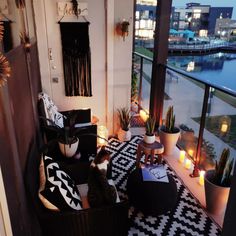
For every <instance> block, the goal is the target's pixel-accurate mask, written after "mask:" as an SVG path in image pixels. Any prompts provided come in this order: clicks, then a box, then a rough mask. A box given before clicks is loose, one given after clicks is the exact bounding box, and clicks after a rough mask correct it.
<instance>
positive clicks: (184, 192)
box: [107, 136, 221, 236]
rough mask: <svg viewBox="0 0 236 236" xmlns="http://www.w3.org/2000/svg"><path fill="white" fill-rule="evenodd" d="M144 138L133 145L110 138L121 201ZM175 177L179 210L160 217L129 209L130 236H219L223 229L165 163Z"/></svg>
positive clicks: (138, 139)
mask: <svg viewBox="0 0 236 236" xmlns="http://www.w3.org/2000/svg"><path fill="white" fill-rule="evenodd" d="M141 139H142V137H141V136H134V137H132V139H131V141H130V142H123V143H122V142H120V141H119V140H117V139H110V141H109V145H107V149H108V150H109V151H110V152H111V153H112V154H111V160H112V177H113V180H114V182H115V184H116V187H117V189H118V191H119V195H120V197H121V199H122V198H123V199H124V198H126V199H127V194H126V184H127V178H128V176H129V174H130V172H131V171H132V170H133V169H134V168H135V163H136V150H137V144H138V143H139V141H140V140H141ZM165 167H166V169H167V172H168V173H169V174H171V175H172V176H173V178H174V179H175V181H176V184H177V189H178V200H177V204H176V208H175V209H174V210H173V211H170V212H169V213H167V214H165V215H160V216H158V217H152V216H148V217H147V216H144V215H143V214H142V213H141V212H140V211H138V210H137V209H134V207H131V208H130V210H129V218H130V228H129V233H128V235H129V236H149V235H150V236H157V235H158V236H159V235H160V236H175V235H176V236H177V235H178V236H217V235H220V234H221V230H220V228H219V227H218V225H217V224H215V223H214V222H213V221H212V220H211V218H209V217H208V216H207V214H206V213H205V211H204V210H203V209H202V207H201V206H200V205H199V203H198V201H197V200H196V199H195V198H194V197H193V196H192V195H191V193H190V192H189V190H188V189H187V188H186V187H185V186H184V185H183V184H182V182H181V181H180V180H179V179H178V177H177V176H176V174H175V173H174V171H173V170H172V169H170V167H169V166H168V165H167V164H165Z"/></svg>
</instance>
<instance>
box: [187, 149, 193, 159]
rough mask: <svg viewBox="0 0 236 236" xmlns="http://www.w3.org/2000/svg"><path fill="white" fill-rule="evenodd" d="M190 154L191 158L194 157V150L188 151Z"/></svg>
mask: <svg viewBox="0 0 236 236" xmlns="http://www.w3.org/2000/svg"><path fill="white" fill-rule="evenodd" d="M188 154H189V156H191V157H193V150H192V149H189V150H188Z"/></svg>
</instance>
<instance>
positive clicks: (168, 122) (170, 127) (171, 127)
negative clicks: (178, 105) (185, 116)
mask: <svg viewBox="0 0 236 236" xmlns="http://www.w3.org/2000/svg"><path fill="white" fill-rule="evenodd" d="M162 129H163V131H165V132H167V133H176V132H177V128H176V127H175V115H174V108H173V106H169V107H168V110H167V112H166V119H165V123H164V126H163V128H162Z"/></svg>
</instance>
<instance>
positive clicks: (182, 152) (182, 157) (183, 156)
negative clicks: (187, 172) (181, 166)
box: [179, 150, 185, 163]
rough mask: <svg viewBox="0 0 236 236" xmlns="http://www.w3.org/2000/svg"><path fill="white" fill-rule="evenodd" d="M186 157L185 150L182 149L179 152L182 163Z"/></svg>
mask: <svg viewBox="0 0 236 236" xmlns="http://www.w3.org/2000/svg"><path fill="white" fill-rule="evenodd" d="M184 159H185V151H184V150H181V151H180V152H179V162H180V163H184Z"/></svg>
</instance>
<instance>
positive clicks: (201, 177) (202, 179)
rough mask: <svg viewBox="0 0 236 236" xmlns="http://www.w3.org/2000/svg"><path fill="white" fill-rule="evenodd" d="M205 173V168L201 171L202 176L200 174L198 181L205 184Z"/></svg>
mask: <svg viewBox="0 0 236 236" xmlns="http://www.w3.org/2000/svg"><path fill="white" fill-rule="evenodd" d="M204 175H205V171H204V170H201V171H200V176H199V181H198V183H199V184H200V185H201V186H203V185H204Z"/></svg>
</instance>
